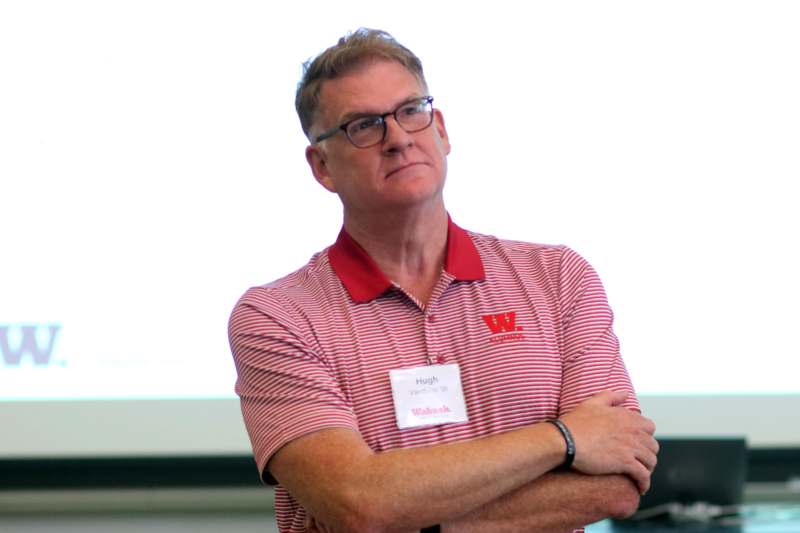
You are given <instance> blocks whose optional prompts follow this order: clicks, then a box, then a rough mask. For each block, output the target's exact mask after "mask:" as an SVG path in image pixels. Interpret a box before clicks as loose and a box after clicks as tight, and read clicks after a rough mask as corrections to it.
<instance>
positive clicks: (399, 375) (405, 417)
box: [389, 364, 467, 429]
mask: <svg viewBox="0 0 800 533" xmlns="http://www.w3.org/2000/svg"><path fill="white" fill-rule="evenodd" d="M389 379H390V380H391V382H392V396H393V397H394V414H395V417H396V418H397V426H398V427H399V428H400V429H405V428H413V427H420V426H432V425H437V424H448V423H452V422H466V421H467V405H466V403H465V402H464V390H463V389H462V388H461V372H460V371H459V368H458V365H457V364H450V365H431V366H420V367H416V368H403V369H399V370H391V371H389Z"/></svg>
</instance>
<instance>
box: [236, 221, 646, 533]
mask: <svg viewBox="0 0 800 533" xmlns="http://www.w3.org/2000/svg"><path fill="white" fill-rule="evenodd" d="M612 320H613V315H612V312H611V310H610V309H609V306H608V303H607V302H606V297H605V293H604V290H603V287H602V285H601V283H600V279H599V278H598V276H597V274H596V273H595V271H594V270H593V269H592V267H591V266H590V265H589V264H588V263H587V262H586V261H585V260H584V259H583V258H581V257H580V256H579V255H578V254H576V253H575V252H573V251H572V250H570V249H569V248H566V247H564V246H545V245H538V244H528V243H522V242H512V241H503V240H500V239H497V238H495V237H490V236H486V235H480V234H477V233H472V232H467V231H464V230H462V229H461V228H459V227H458V226H456V225H455V224H453V223H452V222H449V228H448V239H447V253H446V260H445V265H444V270H443V271H442V274H441V277H440V279H439V281H438V283H437V285H436V287H435V288H434V291H433V294H432V295H431V298H430V301H429V303H428V304H427V305H422V304H421V303H420V302H419V301H417V300H415V299H414V298H413V297H412V296H410V295H408V294H406V293H405V292H404V291H403V290H402V289H401V288H400V287H399V286H397V285H395V284H393V283H392V282H391V281H390V280H389V279H387V278H386V276H385V275H384V274H383V272H381V270H380V269H379V268H378V266H377V265H376V264H375V262H374V261H373V260H372V259H371V258H370V257H369V255H367V253H366V252H365V251H364V250H363V249H362V248H361V247H360V246H359V245H358V244H357V243H356V242H355V241H354V240H353V239H352V238H351V237H350V236H349V235H348V234H347V233H346V232H345V231H344V230H343V231H342V232H341V233H340V235H339V238H338V240H337V241H336V243H335V244H334V245H333V246H331V247H329V248H328V249H326V250H325V251H323V252H320V253H318V254H316V255H314V256H313V257H312V258H311V260H310V261H309V263H308V264H307V265H306V266H304V267H303V268H301V269H300V270H298V271H296V272H294V273H292V274H290V275H288V276H286V277H285V278H282V279H280V280H278V281H275V282H273V283H270V284H268V285H264V286H261V287H254V288H252V289H250V290H248V291H247V292H246V293H245V294H244V296H242V298H241V300H239V302H238V304H237V305H236V307H235V309H234V311H233V314H232V316H231V321H230V331H229V333H230V341H231V347H232V351H233V355H234V360H235V362H236V368H237V371H238V380H237V383H236V392H237V394H239V396H240V398H241V406H242V412H243V415H244V420H245V425H246V426H247V430H248V433H249V435H250V440H251V442H252V445H253V451H254V454H255V458H256V462H257V465H258V469H259V472H262V474H263V477H264V479H265V480H266V481H268V482H274V480H273V479H272V478H271V476H270V475H269V473H268V472H265V465H266V464H267V461H268V460H269V458H270V457H271V456H272V454H273V453H275V452H276V451H277V450H278V449H279V448H280V447H281V446H283V445H284V444H286V443H288V442H290V441H292V440H293V439H296V438H298V437H300V436H302V435H305V434H308V433H310V432H313V431H318V430H320V429H323V428H330V427H347V428H352V429H354V430H356V431H358V432H359V433H360V434H361V436H362V437H363V439H364V440H365V441H366V443H367V444H368V445H369V446H370V448H372V450H374V451H376V452H381V451H385V450H391V449H395V448H408V447H414V446H424V445H431V444H440V443H446V442H452V441H459V440H466V439H474V438H477V437H483V436H487V435H492V434H496V433H502V432H505V431H509V430H512V429H516V428H519V427H521V426H525V425H528V424H534V423H537V422H542V421H544V420H547V419H550V418H555V417H557V416H559V415H560V414H562V413H565V412H567V411H569V410H571V409H572V408H574V407H575V406H576V405H577V404H578V403H580V402H581V401H583V400H585V399H587V398H589V397H590V396H592V395H593V394H595V393H597V392H598V391H600V390H603V389H613V390H625V391H629V392H631V394H633V388H632V386H631V383H630V379H629V378H628V373H627V371H626V370H625V366H624V364H623V362H622V359H621V358H620V355H619V345H618V342H617V339H616V337H615V335H614V333H613V331H612V327H611V326H612ZM432 363H444V364H448V363H458V365H459V366H460V370H461V379H462V383H463V389H464V397H465V400H466V405H467V414H468V417H469V421H468V422H465V423H458V424H444V425H439V426H428V427H415V428H409V429H403V430H400V429H398V427H397V424H396V420H395V416H394V404H393V402H392V390H391V385H390V381H389V371H390V370H393V369H398V368H412V367H418V366H421V365H425V364H432ZM628 407H631V408H635V409H638V405H637V403H636V400H635V399H634V398H633V396H631V399H630V400H629V401H628ZM275 495H276V496H275V508H276V514H277V520H278V526H279V528H280V530H281V531H303V529H304V528H303V522H304V519H305V511H304V509H303V508H302V507H300V506H299V505H298V503H297V502H296V501H295V500H294V499H293V498H292V497H291V495H289V494H288V493H287V492H286V491H285V490H284V489H283V488H282V487H281V486H278V487H276V491H275Z"/></svg>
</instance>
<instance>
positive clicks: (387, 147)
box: [383, 115, 414, 155]
mask: <svg viewBox="0 0 800 533" xmlns="http://www.w3.org/2000/svg"><path fill="white" fill-rule="evenodd" d="M385 124H386V138H384V140H383V152H384V153H385V154H389V155H391V154H396V153H400V152H403V151H404V150H406V149H408V148H409V147H411V146H412V145H413V144H414V137H412V136H411V134H410V133H408V132H407V131H406V130H404V129H403V128H402V127H400V124H398V123H397V120H395V118H394V117H393V116H391V115H389V116H388V117H386V123H385Z"/></svg>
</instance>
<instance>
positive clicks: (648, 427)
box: [642, 417, 656, 435]
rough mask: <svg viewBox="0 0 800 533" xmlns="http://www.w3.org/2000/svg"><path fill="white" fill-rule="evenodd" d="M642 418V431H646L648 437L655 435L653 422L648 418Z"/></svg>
mask: <svg viewBox="0 0 800 533" xmlns="http://www.w3.org/2000/svg"><path fill="white" fill-rule="evenodd" d="M642 418H644V426H643V428H642V429H644V431H646V432H647V433H649V434H650V435H655V433H656V423H655V422H653V421H652V420H650V419H649V418H645V417H642Z"/></svg>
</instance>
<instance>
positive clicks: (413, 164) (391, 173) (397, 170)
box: [386, 163, 425, 178]
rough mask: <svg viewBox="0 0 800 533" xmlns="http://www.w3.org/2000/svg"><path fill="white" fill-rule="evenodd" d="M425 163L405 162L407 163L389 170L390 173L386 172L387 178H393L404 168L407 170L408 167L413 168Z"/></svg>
mask: <svg viewBox="0 0 800 533" xmlns="http://www.w3.org/2000/svg"><path fill="white" fill-rule="evenodd" d="M424 164H425V163H405V164H403V165H401V166H399V167H397V168H395V169H392V170H391V171H389V173H388V174H386V178H391V177H392V176H393V175H395V174H397V173H398V172H402V171H403V170H406V169H407V168H411V167H413V166H416V165H424Z"/></svg>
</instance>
